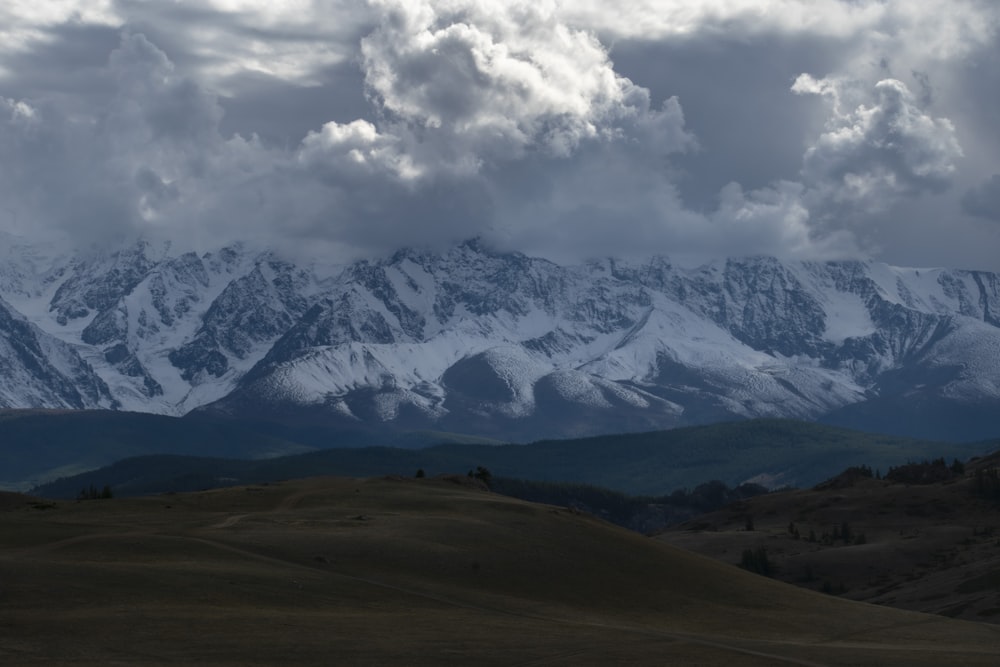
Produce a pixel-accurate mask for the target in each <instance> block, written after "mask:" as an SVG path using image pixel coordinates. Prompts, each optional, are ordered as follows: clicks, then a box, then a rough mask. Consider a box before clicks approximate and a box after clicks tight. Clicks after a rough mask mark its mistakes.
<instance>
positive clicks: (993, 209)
mask: <svg viewBox="0 0 1000 667" xmlns="http://www.w3.org/2000/svg"><path fill="white" fill-rule="evenodd" d="M962 210H963V211H965V212H966V213H968V214H969V215H974V216H976V217H977V218H985V219H986V220H993V221H995V222H1000V174H993V176H992V177H990V179H989V180H987V181H984V182H983V183H981V184H979V185H978V186H977V187H974V188H971V189H969V190H968V191H967V192H966V193H965V196H963V197H962Z"/></svg>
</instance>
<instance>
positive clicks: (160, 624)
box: [0, 478, 1000, 665]
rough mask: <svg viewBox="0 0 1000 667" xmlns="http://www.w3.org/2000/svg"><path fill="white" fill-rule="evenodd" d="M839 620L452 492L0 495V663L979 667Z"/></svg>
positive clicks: (955, 652) (947, 638)
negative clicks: (77, 498) (61, 498)
mask: <svg viewBox="0 0 1000 667" xmlns="http://www.w3.org/2000/svg"><path fill="white" fill-rule="evenodd" d="M997 655H1000V627H997V626H993V625H988V624H983V623H971V622H966V621H959V620H952V619H948V618H943V617H941V616H933V615H927V614H920V613H914V612H908V611H901V610H897V609H889V608H885V607H880V606H876V605H870V604H864V603H860V602H854V601H849V600H843V599H839V598H836V597H833V596H829V595H823V594H821V593H817V592H813V591H808V590H803V589H800V588H796V587H794V586H789V585H786V584H783V583H780V582H776V581H773V580H770V579H767V578H764V577H760V576H756V575H752V574H749V573H746V572H744V571H742V570H740V569H739V568H736V567H733V566H732V565H728V564H724V563H720V562H717V561H715V560H711V559H709V558H706V557H704V556H699V555H695V554H693V553H689V552H686V551H682V550H680V549H678V548H675V547H673V546H670V545H667V544H665V543H663V542H660V541H657V540H654V539H650V538H646V537H642V536H640V535H637V534H634V533H630V532H628V531H625V530H623V529H619V528H615V527H613V526H610V525H608V524H605V523H603V522H600V521H598V520H595V519H592V518H590V517H587V516H582V515H579V514H576V513H574V512H572V511H569V510H566V509H563V508H556V507H551V506H546V505H535V504H530V503H525V502H522V501H518V500H514V499H511V498H506V497H503V496H499V495H496V494H493V493H489V492H487V491H484V490H482V489H479V488H475V487H474V486H471V485H470V484H469V483H468V481H467V480H465V479H464V478H462V479H454V480H451V481H449V480H442V479H435V480H431V479H426V480H409V479H405V480H404V479H369V480H354V479H344V478H314V479H308V480H296V481H287V482H282V483H278V484H270V485H260V486H251V487H238V488H230V489H224V490H217V491H207V492H202V493H194V494H179V495H165V496H157V497H147V498H140V499H127V500H126V499H111V500H88V501H81V502H50V501H45V500H40V499H37V498H29V497H26V496H19V495H15V494H5V495H0V664H10V665H31V664H70V663H72V664H101V665H130V664H150V665H154V664H155V665H159V664H163V665H168V664H185V665H188V664H215V665H277V664H288V665H291V664H295V665H310V664H315V665H329V664H344V665H384V664H406V665H440V664H478V665H491V664H496V665H555V664H574V665H590V664H593V665H607V664H655V665H666V664H678V665H681V664H683V665H781V664H791V665H941V664H961V665H994V664H996V660H997Z"/></svg>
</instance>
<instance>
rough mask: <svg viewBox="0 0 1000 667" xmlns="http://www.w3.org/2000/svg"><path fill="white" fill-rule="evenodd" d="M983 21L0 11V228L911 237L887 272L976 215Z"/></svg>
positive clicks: (707, 248) (437, 7)
mask: <svg viewBox="0 0 1000 667" xmlns="http://www.w3.org/2000/svg"><path fill="white" fill-rule="evenodd" d="M998 17H1000V9H997V7H995V6H994V5H993V4H990V3H983V2H978V1H975V0H954V1H951V2H944V0H929V1H928V2H923V3H912V2H903V1H900V0H878V1H876V0H852V1H849V2H848V1H846V0H816V1H813V2H806V1H805V0H754V1H750V0H706V1H705V2H699V3H691V2H686V1H681V0H632V1H630V2H625V3H619V4H617V5H615V4H610V3H606V2H597V1H596V0H577V1H576V2H572V3H570V2H557V1H554V0H543V1H541V2H526V1H524V0H511V1H509V2H503V1H500V0H367V1H366V0H289V1H287V2H268V1H266V0H205V1H204V2H200V3H151V2H145V1H144V0H54V1H53V2H47V3H28V2H23V1H22V0H15V1H14V2H12V3H4V6H3V7H0V149H2V150H3V151H4V155H5V158H6V160H5V164H6V165H7V166H5V169H4V170H2V171H0V197H2V198H3V200H4V202H5V204H4V206H2V207H0V225H4V226H7V227H11V226H19V227H20V228H22V229H28V228H34V227H41V228H50V229H60V230H68V231H70V232H71V233H72V234H74V235H75V236H76V238H77V239H90V240H94V239H115V238H120V237H121V236H122V235H127V234H147V235H149V234H159V235H164V236H168V237H172V238H174V239H175V240H181V241H182V242H183V243H186V244H194V245H197V244H202V245H205V246H207V245H212V244H215V243H218V242H227V241H229V240H232V239H235V238H251V239H259V240H260V241H261V242H263V243H268V244H274V243H279V242H281V243H287V244H289V245H295V244H298V245H301V246H309V247H316V246H318V245H322V244H326V245H330V246H336V247H338V248H343V249H345V250H346V251H348V252H365V253H367V252H383V251H385V250H388V249H391V248H393V247H395V246H398V245H403V244H430V245H440V244H445V243H450V242H453V241H456V240H459V239H462V238H467V237H470V236H482V237H485V238H487V239H489V240H491V241H492V242H494V243H495V244H497V245H499V246H501V247H507V248H512V249H518V250H525V251H528V252H537V253H540V254H550V255H555V254H559V253H562V255H563V256H564V257H565V258H566V259H573V258H579V257H582V256H591V255H595V254H633V255H642V254H649V253H651V252H657V253H665V254H671V255H677V254H688V255H692V256H694V255H702V256H707V255H722V254H742V253H761V254H776V255H783V256H794V257H810V258H819V257H842V256H851V255H857V254H859V253H861V252H862V251H864V250H866V249H868V250H870V249H872V248H876V247H882V248H888V249H890V250H891V249H892V248H903V247H904V245H905V244H900V243H897V242H894V241H893V237H894V236H896V237H898V236H899V235H901V234H906V233H907V230H908V229H911V228H912V229H916V228H919V229H921V230H922V232H921V233H922V234H924V235H926V239H919V240H913V239H911V243H910V244H909V246H906V248H907V249H906V250H905V252H901V254H900V255H898V256H897V257H895V258H894V259H895V260H896V261H907V260H906V256H916V253H915V252H914V248H916V246H917V245H922V246H923V247H925V248H927V249H929V250H933V248H934V247H935V245H937V246H940V244H941V242H942V241H941V239H942V238H946V237H947V238H948V240H949V242H952V241H954V240H955V239H956V238H960V235H959V234H956V233H955V232H954V231H948V232H945V231H940V232H938V231H936V230H938V229H939V228H940V227H941V226H940V224H939V223H938V222H936V221H937V220H942V219H948V216H949V215H954V214H957V212H958V211H959V210H965V211H966V212H967V213H970V214H972V215H978V216H980V217H990V216H992V215H994V214H993V213H991V211H994V210H995V207H994V203H995V200H994V198H993V197H994V193H995V189H996V188H995V185H994V184H995V179H994V180H990V179H987V178H986V177H987V176H988V175H990V174H992V172H993V171H995V165H994V164H993V162H992V160H993V156H995V154H996V151H997V150H1000V132H998V130H997V129H996V127H995V123H993V122H992V119H991V118H989V117H988V116H986V115H982V114H981V113H980V112H979V111H976V110H978V109H985V108H993V107H994V106H995V102H997V101H998V100H994V99H992V97H995V93H994V92H991V91H995V89H996V87H995V86H988V85H986V84H987V83H989V81H990V80H991V78H990V76H992V75H991V74H990V73H989V65H990V63H992V60H995V57H994V55H992V54H994V53H995V52H996V51H997V49H996V47H997V44H998V40H997V25H998ZM734 59H737V60H738V63H735V64H734ZM983 63H985V64H983ZM797 67H801V68H802V69H793V68H797ZM977 67H978V68H979V69H977ZM983 68H986V70H987V72H986V73H985V74H984V73H983V71H982V70H983ZM802 71H808V72H815V73H817V75H816V76H811V75H804V74H801V72H802ZM956 73H957V74H956ZM969 109H972V110H973V111H969ZM960 138H961V143H960V141H959V139H960ZM963 148H965V151H963ZM963 152H964V153H967V154H968V156H969V157H963ZM984 169H988V170H989V171H985V172H984V171H982V170H984ZM984 179H986V182H984ZM962 192H967V194H966V195H965V197H964V199H963V198H962ZM918 198H919V200H920V201H921V202H926V203H927V205H926V206H925V205H923V204H920V205H915V204H913V203H912V200H914V199H918ZM931 202H932V203H933V206H931V205H930V204H931ZM949 206H950V207H951V208H950V209H949ZM960 206H961V209H960ZM991 207H993V208H991ZM949 210H950V211H951V213H949ZM904 211H905V213H906V215H900V214H899V213H900V212H904ZM930 211H934V215H935V216H936V217H935V222H933V223H932V222H929V221H928V220H929V218H928V220H924V219H923V217H928V216H930V215H931V213H930ZM4 216H5V217H4ZM914 216H918V217H919V216H923V217H922V218H921V220H920V221H914V222H913V224H910V220H911V219H912V218H913V217H914ZM954 217H955V220H953V221H952V222H954V224H955V225H960V224H964V225H971V224H972V223H971V222H970V221H969V220H968V219H967V218H962V217H961V216H957V215H954ZM3 220H6V222H3ZM917 222H919V225H918V224H917ZM908 225H909V226H908ZM966 231H968V230H966ZM935 234H937V236H935ZM970 238H972V237H971V236H970ZM976 238H978V239H980V241H978V242H977V247H978V246H981V245H982V242H981V238H980V237H976ZM971 244H972V242H971V241H970V242H969V245H971ZM972 250H973V249H971V248H970V249H969V253H970V254H969V256H972V254H971V253H972ZM978 256H981V253H980V255H978Z"/></svg>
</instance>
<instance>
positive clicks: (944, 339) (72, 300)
mask: <svg viewBox="0 0 1000 667" xmlns="http://www.w3.org/2000/svg"><path fill="white" fill-rule="evenodd" d="M22 254H23V255H24V258H19V257H18V256H15V255H16V253H14V252H13V251H11V252H10V253H9V254H8V258H7V260H6V261H4V262H3V264H2V268H0V297H2V298H3V299H5V301H3V302H0V307H2V308H4V309H6V310H8V311H10V313H11V318H12V319H11V318H8V319H7V320H4V321H3V322H0V329H2V330H0V336H2V337H6V339H7V340H14V339H18V340H22V339H24V338H26V337H27V336H28V334H26V333H24V332H25V329H24V326H16V325H15V324H14V323H15V322H21V321H24V322H28V323H30V324H31V326H32V327H35V329H32V330H31V332H32V335H33V336H34V337H35V338H36V339H38V340H45V341H48V342H47V345H49V347H50V348H55V347H58V346H60V345H61V346H63V347H66V348H67V349H69V350H70V351H72V352H74V353H75V354H77V355H78V356H79V357H80V359H81V360H82V365H80V367H79V368H80V370H79V372H78V374H77V375H78V376H79V377H75V379H74V378H68V379H64V380H65V381H69V382H70V384H71V385H73V386H76V384H81V383H83V384H86V383H90V384H91V385H93V386H99V383H104V385H105V386H106V387H107V388H108V392H107V393H108V397H107V398H104V399H103V400H104V401H105V403H104V404H99V401H98V400H97V399H87V400H78V401H76V402H75V403H74V402H72V401H70V400H69V399H68V398H66V397H65V396H60V395H55V396H48V395H46V396H35V395H27V394H25V395H18V393H17V386H13V387H11V382H10V381H7V383H6V384H7V386H4V387H0V402H2V406H3V407H12V408H26V407H51V408H62V407H87V408H94V407H118V408H121V409H127V410H135V411H143V412H153V413H162V414H173V415H180V414H185V413H190V412H192V411H204V412H211V413H218V414H224V415H230V416H236V417H240V416H247V415H254V416H256V415H259V414H262V413H264V414H270V415H275V416H282V415H284V416H286V417H288V418H295V419H304V420H308V421H318V422H323V423H327V424H330V425H333V426H338V427H346V426H349V425H358V424H366V423H374V424H380V425H387V426H390V427H397V428H400V429H441V430H447V431H454V432H466V433H473V434H478V435H484V436H489V437H499V438H502V439H509V440H520V441H526V440H532V439H538V438H543V437H574V436H584V435H594V434H600V433H609V432H625V431H641V430H652V429H658V428H670V427H674V426H682V425H691V424H698V423H707V422H712V421H720V420H726V419H745V418H754V417H788V418H796V419H810V420H817V421H826V422H829V423H834V424H839V425H843V426H848V427H856V428H861V429H866V428H867V429H869V430H881V431H888V432H895V433H901V434H906V435H920V436H926V437H931V438H941V439H948V440H958V439H966V440H971V439H975V438H985V437H991V436H994V435H997V434H998V433H1000V416H997V415H1000V410H998V409H997V408H998V407H1000V382H998V381H997V379H996V378H1000V277H998V276H997V275H996V274H992V273H986V272H978V271H960V270H946V269H907V268H900V267H892V266H889V265H886V264H881V263H877V262H872V261H841V262H803V261H783V260H779V259H776V258H773V257H746V258H729V259H726V260H719V261H715V262H710V263H706V264H704V265H702V266H699V267H694V268H686V267H680V266H677V265H675V264H674V263H672V262H671V261H670V260H669V259H668V258H664V257H654V258H652V259H649V260H648V261H644V262H638V261H621V260H614V259H603V260H593V261H589V262H584V263H582V264H578V265H561V264H557V263H555V262H552V261H550V260H547V259H544V258H536V257H529V256H527V255H524V254H521V253H511V252H508V253H504V252H497V251H494V250H491V249H490V248H488V247H486V246H485V245H484V244H482V243H481V242H479V241H476V240H473V241H468V242H465V243H462V244H459V245H457V246H453V247H451V248H449V249H446V250H444V251H440V252H431V251H426V250H419V249H403V250H400V251H398V252H396V253H395V254H393V255H391V256H388V257H385V258H381V259H369V260H361V261H356V262H352V263H348V264H346V265H334V264H333V263H331V264H330V265H328V266H323V267H319V268H317V265H315V264H308V263H302V264H296V263H295V262H292V261H289V260H288V259H286V258H281V257H278V256H277V255H276V254H275V253H273V252H269V251H263V252H260V251H256V250H252V249H249V248H248V247H247V246H242V245H234V246H230V247H226V248H222V249H220V250H216V251H213V252H209V253H203V254H201V255H197V254H195V253H190V252H188V253H179V254H178V253H171V251H170V249H169V246H156V245H154V244H150V243H145V242H139V243H137V244H135V245H134V246H129V247H126V248H123V249H117V250H106V251H104V252H102V253H99V254H98V255H97V256H95V257H89V258H88V257H85V256H82V255H81V256H78V257H76V258H74V259H72V260H67V259H66V258H65V256H60V255H58V253H55V252H48V253H46V252H45V251H42V250H38V251H35V252H34V253H22ZM60 349H62V348H60ZM22 365H23V364H22ZM64 365H65V364H64ZM88 369H89V370H88ZM81 374H82V375H81ZM21 376H24V377H31V378H35V379H34V380H33V381H34V382H36V383H38V382H42V383H44V378H43V379H41V380H39V379H38V378H36V377H35V375H32V373H31V371H30V369H27V370H25V369H23V368H20V369H19V372H18V373H17V374H15V373H13V372H12V373H11V375H10V376H9V377H21ZM913 406H920V413H921V414H933V415H936V416H935V417H934V419H924V420H923V423H922V425H921V432H920V433H914V432H912V429H911V430H910V431H909V432H908V431H907V429H908V428H909V424H910V423H912V422H914V420H915V417H917V416H919V415H917V414H915V413H914V407H913ZM928 411H929V412H928ZM952 413H955V414H960V415H961V416H960V417H954V416H949V415H951V414H952ZM876 422H877V424H878V428H877V429H872V424H873V423H876ZM928 428H929V429H931V431H930V432H927V429H928Z"/></svg>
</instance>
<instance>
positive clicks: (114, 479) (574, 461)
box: [38, 419, 995, 497]
mask: <svg viewBox="0 0 1000 667" xmlns="http://www.w3.org/2000/svg"><path fill="white" fill-rule="evenodd" d="M992 448H995V443H994V444H992V445H991V444H989V443H978V444H956V443H943V442H932V441H923V440H913V439H909V438H897V437H890V436H881V435H874V434H869V433H861V432H858V431H849V430H846V429H840V428H835V427H830V426H822V425H818V424H811V423H807V422H797V421H790V420H777V419H761V420H752V421H743V422H731V423H724V424H715V425H711V426H697V427H691V428H682V429H674V430H671V431H657V432H650V433H635V434H624V435H609V436H601V437H595V438H585V439H579V440H553V441H542V442H536V443H532V444H529V445H471V444H461V445H459V444H451V445H438V446H432V447H427V448H424V449H419V450H414V449H402V448H390V447H365V448H334V449H324V450H320V451H313V452H307V453H304V454H300V455H295V456H287V457H280V458H273V459H268V460H257V461H244V460H241V461H232V460H219V459H194V458H182V457H177V456H169V457H164V456H156V457H149V458H141V459H134V460H128V461H122V462H119V463H117V464H115V465H112V466H109V467H107V468H103V469H100V470H96V471H93V472H89V473H87V474H84V475H80V476H77V477H70V478H68V479H65V480H62V481H60V482H58V483H53V484H47V485H44V486H42V487H40V488H39V489H38V492H39V493H42V494H45V495H50V496H57V497H74V496H75V495H76V494H77V492H78V491H79V490H80V489H81V488H85V487H88V486H90V485H95V486H97V487H103V486H104V485H105V484H109V485H111V486H112V487H113V488H114V491H115V493H116V494H117V495H137V494H142V493H157V492H164V491H171V490H173V491H188V490H198V489H203V488H212V487H216V486H225V485H232V484H240V483H254V482H262V481H269V480H278V479H291V478H296V477H304V476H308V475H316V474H335V475H348V476H370V475H383V474H398V475H403V476H412V475H413V474H414V473H415V472H416V471H417V470H418V469H423V470H424V471H425V472H426V473H427V474H429V475H434V474H438V473H455V472H464V471H467V470H469V469H474V468H476V467H477V466H484V467H486V468H488V469H489V470H490V471H491V472H492V473H493V474H494V475H495V476H498V477H508V478H520V479H531V480H538V481H554V482H559V481H563V482H575V483H582V484H592V485H596V486H602V487H606V488H609V489H614V490H617V491H621V492H625V493H631V494H637V495H662V494H665V493H670V492H671V491H674V490H676V489H679V488H683V487H691V486H694V485H696V484H699V483H701V482H705V481H708V480H713V479H715V480H720V481H722V482H724V483H725V484H727V485H729V486H731V487H733V486H737V485H739V484H742V483H744V482H747V481H756V482H761V483H763V484H765V485H768V486H781V485H795V486H811V485H813V484H815V483H817V482H819V481H821V480H823V479H825V478H826V477H828V476H829V475H830V474H831V471H836V470H840V469H842V468H843V467H844V466H847V465H860V464H868V465H871V466H873V467H881V468H882V469H887V468H888V467H889V466H891V465H900V464H902V463H906V462H907V461H908V460H911V459H913V460H919V459H922V458H929V457H931V458H933V457H938V456H947V457H949V458H951V457H956V458H959V459H963V460H964V459H967V458H969V457H971V456H974V455H978V454H982V453H984V452H986V451H989V450H990V449H992Z"/></svg>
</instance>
